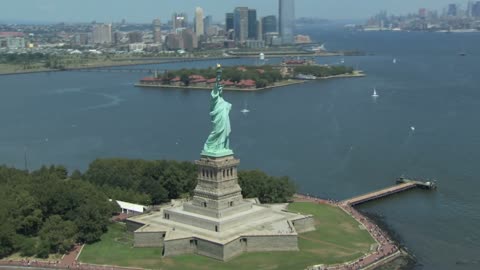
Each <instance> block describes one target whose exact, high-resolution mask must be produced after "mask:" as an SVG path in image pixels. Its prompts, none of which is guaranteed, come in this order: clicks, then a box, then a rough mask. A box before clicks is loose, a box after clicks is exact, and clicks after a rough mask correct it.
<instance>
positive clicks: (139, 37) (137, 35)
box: [127, 31, 143, 43]
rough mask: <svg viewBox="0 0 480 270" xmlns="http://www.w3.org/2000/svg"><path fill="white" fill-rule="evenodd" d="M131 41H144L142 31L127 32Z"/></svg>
mask: <svg viewBox="0 0 480 270" xmlns="http://www.w3.org/2000/svg"><path fill="white" fill-rule="evenodd" d="M127 36H128V42H129V43H141V42H143V34H142V32H140V31H134V32H129V33H128V34H127Z"/></svg>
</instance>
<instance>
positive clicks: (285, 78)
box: [136, 59, 365, 91]
mask: <svg viewBox="0 0 480 270" xmlns="http://www.w3.org/2000/svg"><path fill="white" fill-rule="evenodd" d="M363 76H365V75H364V73H362V72H361V71H358V70H354V69H353V68H352V67H347V66H343V65H338V66H337V65H318V64H316V63H315V62H314V61H313V60H307V59H302V60H292V59H290V60H284V61H283V62H282V63H281V64H280V65H261V66H231V67H224V68H223V80H222V82H221V83H222V85H223V86H224V90H231V91H256V90H263V89H267V88H275V87H281V86H286V85H292V84H298V83H304V82H306V81H308V80H319V79H331V78H342V77H343V78H345V77H363ZM214 84H215V69H213V68H211V67H210V68H205V69H195V68H194V69H180V70H167V71H165V72H163V73H158V72H155V74H154V75H153V76H151V77H145V78H142V79H141V80H140V81H139V83H137V84H136V86H138V87H155V88H188V89H211V88H212V87H213V86H214Z"/></svg>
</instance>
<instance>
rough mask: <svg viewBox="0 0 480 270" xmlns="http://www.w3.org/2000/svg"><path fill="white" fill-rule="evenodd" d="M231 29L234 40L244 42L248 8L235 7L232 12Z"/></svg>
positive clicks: (246, 30)
mask: <svg viewBox="0 0 480 270" xmlns="http://www.w3.org/2000/svg"><path fill="white" fill-rule="evenodd" d="M233 28H234V30H235V40H236V41H237V42H241V43H242V42H245V40H247V38H248V8H247V7H237V8H235V12H234V23H233Z"/></svg>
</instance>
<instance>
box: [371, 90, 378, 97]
mask: <svg viewBox="0 0 480 270" xmlns="http://www.w3.org/2000/svg"><path fill="white" fill-rule="evenodd" d="M372 97H374V98H377V97H378V94H377V89H375V88H373V94H372Z"/></svg>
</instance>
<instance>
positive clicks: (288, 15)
mask: <svg viewBox="0 0 480 270" xmlns="http://www.w3.org/2000/svg"><path fill="white" fill-rule="evenodd" d="M278 15H279V20H278V24H279V25H278V26H279V30H280V36H281V37H282V42H283V44H292V43H293V42H294V36H293V35H294V33H293V32H294V27H295V1H294V0H279V1H278Z"/></svg>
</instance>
